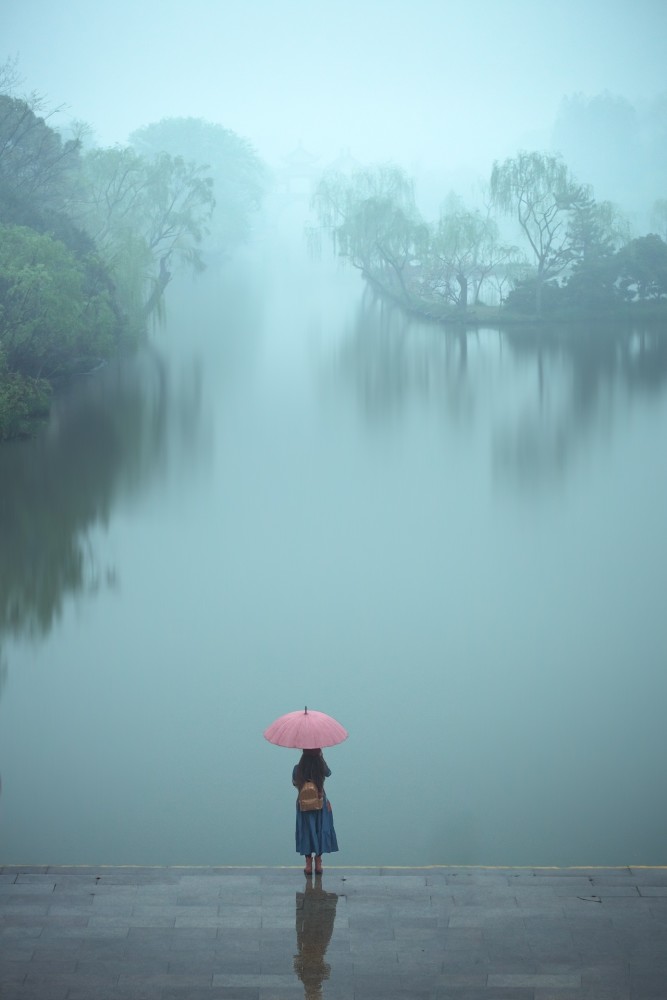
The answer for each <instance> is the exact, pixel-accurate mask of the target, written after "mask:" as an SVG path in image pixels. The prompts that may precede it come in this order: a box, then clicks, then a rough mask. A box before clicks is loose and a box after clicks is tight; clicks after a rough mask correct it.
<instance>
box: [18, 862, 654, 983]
mask: <svg viewBox="0 0 667 1000" xmlns="http://www.w3.org/2000/svg"><path fill="white" fill-rule="evenodd" d="M0 997H2V1000H223V998H225V1000H283V998H284V1000H300V998H302V997H305V998H306V1000H314V998H320V997H323V998H325V1000H398V998H401V1000H427V998H433V1000H436V998H437V1000H584V998H585V1000H666V998H667V869H664V868H652V869H642V868H617V869H574V868H569V869H522V868H521V869H520V868H504V869H476V868H441V867H436V868H413V869H390V868H379V869H351V868H348V869H346V868H335V867H328V868H326V869H325V873H324V876H323V877H322V878H319V879H313V880H312V882H311V881H310V880H309V881H308V883H306V879H305V878H304V876H303V874H302V872H301V870H300V869H294V868H254V869H253V868H246V869H239V868H210V869H209V868H63V867H44V868H15V867H12V868H7V867H5V868H0Z"/></svg>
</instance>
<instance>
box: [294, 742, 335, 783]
mask: <svg viewBox="0 0 667 1000" xmlns="http://www.w3.org/2000/svg"><path fill="white" fill-rule="evenodd" d="M328 770H329V768H328V766H327V762H326V761H325V759H324V757H323V756H322V751H321V750H304V751H303V753H302V754H301V760H300V761H299V763H298V764H297V765H296V775H295V781H296V784H297V787H298V788H301V786H302V785H303V783H304V781H314V782H315V784H316V785H317V788H318V790H319V791H320V792H321V791H322V788H323V787H324V779H325V777H326V774H327V772H328Z"/></svg>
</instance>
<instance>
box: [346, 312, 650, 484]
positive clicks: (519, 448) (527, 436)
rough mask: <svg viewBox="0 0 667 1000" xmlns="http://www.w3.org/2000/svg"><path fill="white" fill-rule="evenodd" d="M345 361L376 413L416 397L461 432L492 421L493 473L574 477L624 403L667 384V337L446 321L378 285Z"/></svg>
mask: <svg viewBox="0 0 667 1000" xmlns="http://www.w3.org/2000/svg"><path fill="white" fill-rule="evenodd" d="M531 368H532V371H533V372H534V376H533V381H532V386H530V385H529V387H528V391H527V392H525V391H524V390H525V385H526V382H525V373H526V372H528V373H530V372H531ZM334 369H335V371H336V372H337V374H338V376H339V377H340V378H341V381H342V382H343V383H344V384H347V385H349V386H351V387H352V389H353V392H354V396H355V398H356V400H357V401H358V403H359V407H360V409H361V412H362V413H363V415H364V418H365V419H366V420H368V421H369V422H371V423H380V422H384V423H386V422H387V418H389V417H392V418H394V419H396V418H398V417H399V416H402V415H403V414H404V413H405V412H406V411H407V410H408V408H409V406H410V405H411V404H413V403H414V402H415V401H419V402H422V403H429V404H435V405H436V406H437V408H438V411H439V412H440V413H442V414H443V415H444V416H445V417H446V419H447V422H448V423H449V424H450V425H452V426H454V427H456V428H457V429H458V430H461V431H470V430H471V429H472V427H473V424H474V423H475V422H476V421H478V420H479V419H480V417H481V419H483V420H486V421H487V422H488V424H489V426H490V427H491V429H492V449H491V458H492V463H493V471H494V473H495V474H496V475H497V476H498V478H499V479H500V480H502V481H504V482H510V483H512V484H513V485H515V486H516V487H518V488H519V489H526V488H529V489H532V488H533V487H534V486H535V485H537V484H541V483H545V484H549V483H551V482H553V480H554V478H558V477H561V476H563V475H564V474H565V473H566V472H567V471H568V470H569V467H570V465H571V464H572V462H573V461H574V460H575V459H576V457H577V455H578V454H579V452H580V451H581V449H582V446H583V445H584V444H585V442H586V440H587V436H588V435H590V434H591V432H593V431H596V430H602V431H603V432H605V433H606V430H607V428H608V426H609V425H610V413H611V410H612V407H613V406H618V404H619V401H623V400H625V401H629V400H630V399H632V398H634V397H638V396H643V397H645V398H648V397H650V396H651V395H656V396H657V395H659V394H660V393H661V392H663V391H664V388H665V384H666V383H667V337H666V336H665V332H664V331H663V330H661V329H653V330H651V331H648V330H630V329H627V328H624V327H621V326H619V327H612V328H607V327H604V328H599V327H595V326H589V327H587V326H575V325H572V326H569V327H561V328H559V329H557V330H551V329H547V328H543V329H541V328H536V327H517V328H512V327H507V328H506V329H503V330H500V329H497V328H491V327H489V328H484V329H479V330H476V329H467V330H466V329H463V328H455V327H453V328H443V327H442V326H439V325H436V324H434V323H427V322H424V321H423V320H420V319H416V318H413V317H410V316H409V315H407V314H406V313H405V312H402V311H401V310H400V309H398V308H396V307H394V306H391V305H388V304H387V303H385V302H382V300H379V299H377V298H376V297H374V296H373V295H372V293H371V292H367V293H366V294H365V295H364V296H363V299H362V301H361V303H360V307H359V309H358V312H357V314H356V315H355V317H354V321H353V323H352V324H351V328H350V330H349V333H348V335H347V337H346V338H345V340H344V341H343V343H342V344H341V346H340V348H339V349H338V351H337V355H336V359H335V364H334ZM529 381H530V375H529ZM518 401H520V404H521V405H520V406H517V405H514V404H515V403H516V402H518Z"/></svg>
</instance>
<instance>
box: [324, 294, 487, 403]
mask: <svg viewBox="0 0 667 1000" xmlns="http://www.w3.org/2000/svg"><path fill="white" fill-rule="evenodd" d="M470 336H475V335H474V334H470V333H469V334H466V333H465V332H461V331H454V332H452V331H448V330H443V329H442V327H439V326H435V325H434V324H427V323H424V322H423V321H417V320H414V319H413V318H412V317H410V316H409V315H407V314H406V313H405V312H403V311H402V310H400V309H397V308H395V307H393V306H391V305H388V304H387V303H386V302H385V301H383V300H382V299H379V298H377V296H375V295H374V294H373V292H372V290H371V289H370V288H368V287H367V288H366V290H365V292H364V294H363V296H362V298H361V299H360V302H359V308H358V309H357V311H356V314H355V317H354V321H353V323H352V327H351V329H350V331H349V333H348V335H347V337H346V338H345V340H344V341H343V343H342V345H341V347H340V349H339V353H338V368H339V370H340V372H341V374H342V375H343V377H344V378H345V379H347V380H349V381H350V382H351V384H352V385H353V386H354V388H355V391H356V394H357V397H358V399H359V401H360V403H361V406H362V409H363V412H364V413H365V415H366V416H367V417H368V418H369V419H372V420H385V419H386V418H387V416H390V415H392V414H393V415H398V414H399V413H400V412H402V411H403V410H404V408H405V407H406V405H407V404H408V403H409V402H410V399H411V398H412V397H413V396H415V395H416V396H422V397H428V396H431V395H434V394H435V395H436V396H439V397H440V398H441V399H445V400H446V402H447V406H448V409H449V410H450V411H451V412H452V413H453V414H454V415H464V416H465V415H467V414H469V412H470V409H471V405H472V398H471V389H472V383H470V382H469V381H466V378H465V375H466V369H467V364H468V338H469V337H470Z"/></svg>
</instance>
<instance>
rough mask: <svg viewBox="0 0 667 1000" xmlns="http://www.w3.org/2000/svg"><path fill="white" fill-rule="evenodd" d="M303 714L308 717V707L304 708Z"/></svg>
mask: <svg viewBox="0 0 667 1000" xmlns="http://www.w3.org/2000/svg"><path fill="white" fill-rule="evenodd" d="M303 714H304V715H308V706H307V705H305V706H304V709H303Z"/></svg>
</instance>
